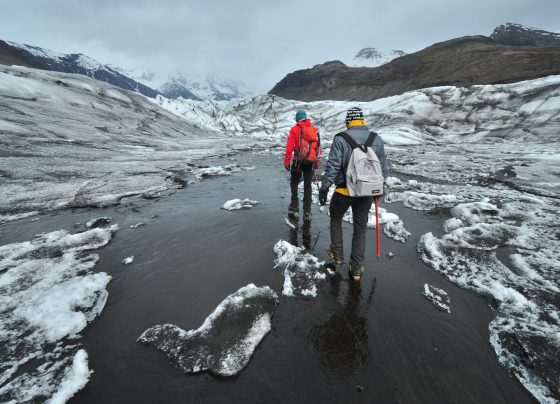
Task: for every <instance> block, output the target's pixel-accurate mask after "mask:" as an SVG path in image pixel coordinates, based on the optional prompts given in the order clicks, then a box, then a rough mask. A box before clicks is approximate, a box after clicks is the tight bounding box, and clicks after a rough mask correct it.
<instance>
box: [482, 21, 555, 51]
mask: <svg viewBox="0 0 560 404" xmlns="http://www.w3.org/2000/svg"><path fill="white" fill-rule="evenodd" d="M490 38H492V39H493V40H494V41H496V42H498V43H501V44H504V45H514V46H560V34H557V33H555V32H549V31H543V30H541V29H537V28H529V27H525V26H524V25H519V24H512V23H509V22H508V23H507V24H504V25H500V26H499V27H496V29H495V30H494V32H492V35H490Z"/></svg>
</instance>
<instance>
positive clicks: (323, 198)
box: [319, 187, 329, 206]
mask: <svg viewBox="0 0 560 404" xmlns="http://www.w3.org/2000/svg"><path fill="white" fill-rule="evenodd" d="M328 194H329V189H328V188H326V187H321V189H320V190H319V203H320V204H321V206H325V205H326V204H327V195H328Z"/></svg>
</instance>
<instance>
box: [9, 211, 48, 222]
mask: <svg viewBox="0 0 560 404" xmlns="http://www.w3.org/2000/svg"><path fill="white" fill-rule="evenodd" d="M38 214H39V212H37V211H33V212H26V213H18V214H14V215H0V224H3V223H6V222H11V221H13V220H19V219H23V218H25V217H30V216H35V215H38Z"/></svg>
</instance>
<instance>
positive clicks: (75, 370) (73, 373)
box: [49, 349, 92, 404]
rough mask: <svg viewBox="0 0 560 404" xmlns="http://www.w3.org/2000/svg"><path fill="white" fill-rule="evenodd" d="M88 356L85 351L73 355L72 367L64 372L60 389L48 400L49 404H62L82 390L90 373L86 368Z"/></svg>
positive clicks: (81, 350)
mask: <svg viewBox="0 0 560 404" xmlns="http://www.w3.org/2000/svg"><path fill="white" fill-rule="evenodd" d="M87 360H88V354H87V352H86V351H85V350H83V349H80V350H79V351H78V352H76V355H74V359H73V360H72V367H71V368H70V369H67V370H66V372H65V373H66V374H65V377H64V378H63V381H62V383H61V384H60V387H59V388H58V390H57V391H56V393H55V394H54V395H53V396H52V398H51V399H50V400H49V404H59V403H60V404H63V403H65V402H67V401H68V400H69V399H70V398H72V396H73V395H74V394H76V393H77V392H78V391H80V390H81V389H83V388H84V387H85V385H86V384H87V382H88V380H89V376H90V374H91V373H92V371H91V370H89V368H88V361H87Z"/></svg>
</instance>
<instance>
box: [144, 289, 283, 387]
mask: <svg viewBox="0 0 560 404" xmlns="http://www.w3.org/2000/svg"><path fill="white" fill-rule="evenodd" d="M278 301H279V300H278V296H277V295H276V293H275V292H274V291H273V290H272V289H270V288H269V287H268V286H264V287H257V286H255V285H253V284H249V285H247V286H245V287H243V288H241V289H239V290H238V291H237V292H235V293H232V294H231V295H229V296H228V297H226V298H225V299H224V300H223V301H222V302H221V303H220V304H219V305H218V307H216V309H215V310H214V311H213V312H212V314H210V316H208V318H206V320H205V321H204V323H203V324H202V325H201V326H200V327H199V328H197V329H195V330H189V331H185V330H183V329H182V328H180V327H178V326H176V325H173V324H163V325H156V326H153V327H151V328H149V329H147V330H146V331H144V333H143V334H142V335H141V336H140V337H139V338H138V342H142V343H145V344H147V345H152V346H154V347H155V348H157V349H158V350H160V351H162V352H164V353H165V354H166V355H167V357H168V358H169V359H171V360H172V361H173V362H175V363H176V364H177V365H179V366H180V367H181V368H182V369H183V370H184V371H185V372H187V373H197V372H203V371H206V370H208V371H210V372H211V373H213V374H215V375H219V376H233V375H236V374H238V373H239V372H241V370H243V368H244V367H245V366H247V363H249V359H250V358H251V356H252V355H253V351H254V350H255V348H256V347H257V345H258V344H259V343H260V342H261V340H262V339H263V338H264V336H265V335H266V334H267V333H268V332H269V331H270V329H271V323H270V320H271V318H272V315H273V313H274V310H275V308H276V306H277V305H278Z"/></svg>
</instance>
